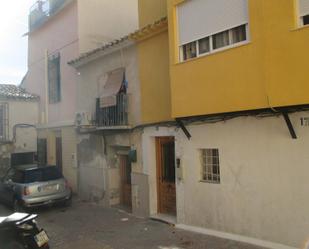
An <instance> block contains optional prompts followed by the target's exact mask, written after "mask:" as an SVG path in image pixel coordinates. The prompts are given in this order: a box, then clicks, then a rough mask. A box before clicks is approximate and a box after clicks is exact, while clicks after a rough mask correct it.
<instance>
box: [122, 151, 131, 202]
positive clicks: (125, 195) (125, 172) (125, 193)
mask: <svg viewBox="0 0 309 249" xmlns="http://www.w3.org/2000/svg"><path fill="white" fill-rule="evenodd" d="M131 172H132V166H131V163H130V161H129V157H128V156H126V155H121V156H120V175H121V204H122V205H125V206H128V207H131V206H132V187H131Z"/></svg>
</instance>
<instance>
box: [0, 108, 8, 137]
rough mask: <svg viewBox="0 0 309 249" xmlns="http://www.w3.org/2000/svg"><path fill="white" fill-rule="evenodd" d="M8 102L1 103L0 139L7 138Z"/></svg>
mask: <svg viewBox="0 0 309 249" xmlns="http://www.w3.org/2000/svg"><path fill="white" fill-rule="evenodd" d="M7 108H8V107H7V104H0V140H7V139H8V138H7V135H8V131H7V129H8V118H7Z"/></svg>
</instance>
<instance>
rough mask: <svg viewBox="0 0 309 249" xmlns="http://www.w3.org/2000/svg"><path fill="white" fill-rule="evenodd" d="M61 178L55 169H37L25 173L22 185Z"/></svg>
mask: <svg viewBox="0 0 309 249" xmlns="http://www.w3.org/2000/svg"><path fill="white" fill-rule="evenodd" d="M62 177H63V176H62V174H61V173H60V172H59V171H58V169H57V168H56V167H48V168H39V169H33V170H28V171H25V175H24V183H33V182H45V181H54V180H58V179H61V178H62Z"/></svg>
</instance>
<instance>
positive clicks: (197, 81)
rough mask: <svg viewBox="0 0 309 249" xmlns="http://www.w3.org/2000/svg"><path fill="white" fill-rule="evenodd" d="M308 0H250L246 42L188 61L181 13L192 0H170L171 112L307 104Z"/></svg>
mask: <svg viewBox="0 0 309 249" xmlns="http://www.w3.org/2000/svg"><path fill="white" fill-rule="evenodd" d="M305 1H306V0H285V1H282V0H272V1H269V0H248V1H247V2H248V9H247V15H248V21H247V23H246V25H247V38H246V40H245V41H244V42H241V43H239V44H235V45H234V46H228V47H226V49H224V48H223V49H218V50H217V51H216V50H213V51H212V52H210V53H208V54H205V55H201V56H197V57H195V58H192V59H189V60H186V61H183V60H181V54H180V52H181V47H180V41H179V39H180V38H179V37H180V33H179V32H180V29H181V26H179V15H178V13H177V12H178V11H179V8H182V7H181V6H182V5H184V4H188V5H189V4H190V1H183V0H170V1H168V17H169V18H168V20H169V36H170V51H171V53H170V73H171V88H172V91H171V95H172V116H173V117H186V116H196V115H208V114H216V113H226V112H237V111H244V110H254V109H263V108H276V107H283V106H295V105H304V104H307V103H309V96H308V94H307V91H308V90H309V85H308V77H306V67H307V66H306V62H305V61H306V59H307V58H308V55H309V50H308V48H307V46H308V41H309V27H308V26H306V25H304V26H303V25H302V24H301V23H300V22H301V20H300V17H301V14H300V5H304V3H305ZM238 2H239V1H238ZM278 6H280V8H278ZM219 31H221V30H218V32H219ZM212 38H213V39H214V36H213V37H212Z"/></svg>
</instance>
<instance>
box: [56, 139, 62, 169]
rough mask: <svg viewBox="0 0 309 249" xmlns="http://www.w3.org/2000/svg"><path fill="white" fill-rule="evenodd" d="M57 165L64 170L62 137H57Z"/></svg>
mask: <svg viewBox="0 0 309 249" xmlns="http://www.w3.org/2000/svg"><path fill="white" fill-rule="evenodd" d="M56 166H57V167H58V169H59V170H60V172H62V139H61V137H56Z"/></svg>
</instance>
